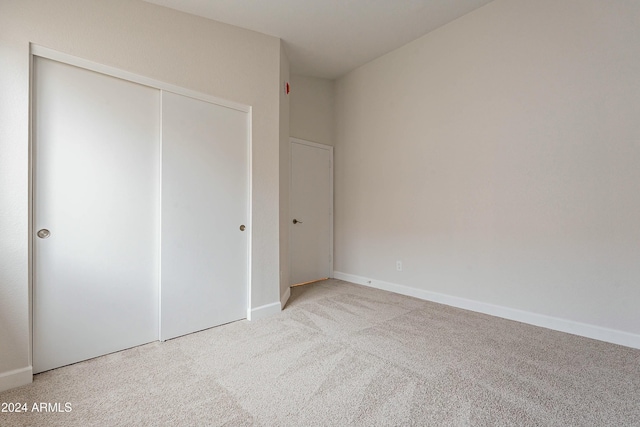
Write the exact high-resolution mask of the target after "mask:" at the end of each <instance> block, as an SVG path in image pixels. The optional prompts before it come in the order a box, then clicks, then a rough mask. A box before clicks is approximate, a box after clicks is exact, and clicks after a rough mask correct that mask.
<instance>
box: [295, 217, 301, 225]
mask: <svg viewBox="0 0 640 427" xmlns="http://www.w3.org/2000/svg"><path fill="white" fill-rule="evenodd" d="M293 223H294V224H297V223H300V224H302V221H298V220H297V219H295V218H294V219H293Z"/></svg>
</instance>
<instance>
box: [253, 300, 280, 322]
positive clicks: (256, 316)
mask: <svg viewBox="0 0 640 427" xmlns="http://www.w3.org/2000/svg"><path fill="white" fill-rule="evenodd" d="M280 304H281V303H280V301H276V302H272V303H271V304H265V305H261V306H260V307H256V308H252V309H250V310H249V313H248V316H247V320H260V319H264V318H265V317H269V316H273V315H274V314H277V313H280V311H282V310H281V308H280V307H281V306H280Z"/></svg>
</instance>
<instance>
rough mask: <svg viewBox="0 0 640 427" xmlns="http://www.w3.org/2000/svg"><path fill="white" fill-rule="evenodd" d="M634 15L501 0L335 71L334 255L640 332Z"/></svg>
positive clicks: (372, 269)
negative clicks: (365, 61) (371, 58)
mask: <svg viewBox="0 0 640 427" xmlns="http://www.w3.org/2000/svg"><path fill="white" fill-rule="evenodd" d="M638 22H640V2H633V1H624V0H615V1H606V2H604V1H601V0H582V1H557V0H537V1H526V0H496V1H494V2H492V3H490V4H488V5H487V6H485V7H483V8H481V9H478V10H477V11H475V12H472V13H471V14H468V15H466V16H464V17H462V18H460V19H458V20H456V21H454V22H452V23H451V24H449V25H447V26H445V27H443V28H441V29H439V30H436V31H435V32H433V33H431V34H428V35H427V36H425V37H422V38H420V39H418V40H416V41H414V42H412V43H409V44H408V45H406V46H404V47H402V48H400V49H398V50H395V51H393V52H391V53H389V54H387V55H385V56H383V57H381V58H379V59H377V60H375V61H373V62H371V63H369V64H367V65H365V66H363V67H361V68H359V69H357V70H355V71H353V72H351V73H349V74H347V75H346V76H344V77H343V78H341V79H339V80H338V81H337V83H336V184H335V187H336V213H335V221H336V222H335V257H336V261H335V269H336V271H339V272H344V273H349V274H354V275H358V276H362V277H369V278H373V279H376V280H380V281H386V282H390V283H393V284H400V285H404V286H407V287H409V288H412V289H418V290H425V291H431V292H437V293H441V294H446V295H449V296H454V297H461V298H466V299H470V300H475V301H480V302H485V303H490V304H495V305H498V306H503V307H509V308H513V309H519V310H523V311H526V312H530V313H535V314H541V315H547V316H552V317H556V318H560V319H565V320H570V321H576V322H582V323H584V324H587V325H595V326H599V327H604V328H610V329H611V330H614V331H618V332H627V333H630V334H633V335H634V337H635V338H633V339H635V342H636V343H640V340H638V338H640V335H639V334H640V321H639V319H640V317H638V301H640V286H639V284H640V142H639V141H640V120H639V118H640V83H639V81H640V80H639V76H640V48H639V47H640V25H638ZM293 105H294V103H293V102H292V109H293ZM292 132H294V126H293V116H292ZM396 260H402V261H403V263H404V269H403V271H402V272H398V271H396Z"/></svg>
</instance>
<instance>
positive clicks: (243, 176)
mask: <svg viewBox="0 0 640 427" xmlns="http://www.w3.org/2000/svg"><path fill="white" fill-rule="evenodd" d="M248 177H249V115H248V113H246V112H242V111H238V110H235V109H231V108H227V107H223V106H220V105H216V104H212V103H208V102H204V101H201V100H197V99H194V98H190V97H186V96H182V95H177V94H174V93H171V92H163V93H162V244H161V246H162V255H161V257H162V272H161V277H162V278H161V308H160V310H161V339H162V340H165V339H169V338H173V337H176V336H180V335H184V334H188V333H191V332H195V331H199V330H202V329H206V328H210V327H213V326H217V325H220V324H224V323H228V322H232V321H235V320H239V319H243V318H245V317H246V313H247V311H246V310H247V258H248V236H249V230H248V228H246V226H248V223H247V220H248V200H249V180H248ZM241 226H245V227H241ZM241 228H243V230H241Z"/></svg>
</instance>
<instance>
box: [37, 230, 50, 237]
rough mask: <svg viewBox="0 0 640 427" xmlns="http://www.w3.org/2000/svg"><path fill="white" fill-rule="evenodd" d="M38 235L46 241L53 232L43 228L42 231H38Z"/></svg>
mask: <svg viewBox="0 0 640 427" xmlns="http://www.w3.org/2000/svg"><path fill="white" fill-rule="evenodd" d="M37 234H38V237H39V238H41V239H46V238H47V237H49V236H51V232H50V231H49V230H47V229H46V228H43V229H42V230H38V233H37Z"/></svg>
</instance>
